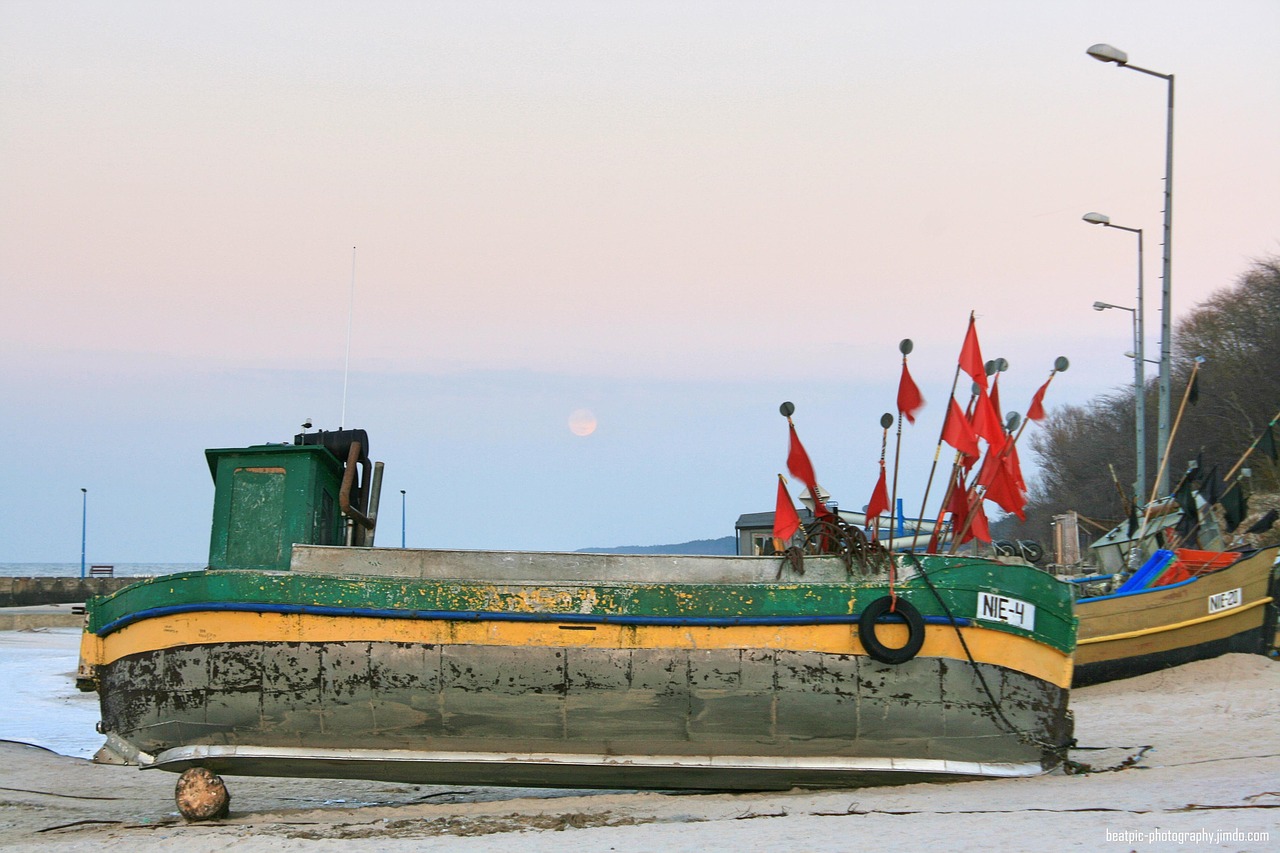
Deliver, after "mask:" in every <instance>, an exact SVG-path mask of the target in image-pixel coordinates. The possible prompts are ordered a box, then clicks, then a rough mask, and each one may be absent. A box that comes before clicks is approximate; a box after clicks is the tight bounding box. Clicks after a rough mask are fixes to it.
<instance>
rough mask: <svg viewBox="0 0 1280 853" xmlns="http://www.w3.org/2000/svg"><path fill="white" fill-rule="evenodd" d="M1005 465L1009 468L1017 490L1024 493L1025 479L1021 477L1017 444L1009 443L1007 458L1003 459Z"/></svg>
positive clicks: (1025, 489) (1025, 487) (1025, 488)
mask: <svg viewBox="0 0 1280 853" xmlns="http://www.w3.org/2000/svg"><path fill="white" fill-rule="evenodd" d="M1005 465H1006V466H1007V467H1008V468H1009V476H1010V479H1011V480H1013V484H1014V485H1015V486H1017V487H1018V491H1020V492H1022V493H1023V494H1026V492H1027V481H1026V480H1024V479H1022V462H1021V460H1019V459H1018V446H1017V445H1016V444H1011V445H1009V458H1008V459H1007V460H1006V461H1005Z"/></svg>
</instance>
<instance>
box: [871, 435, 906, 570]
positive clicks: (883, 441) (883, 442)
mask: <svg viewBox="0 0 1280 853" xmlns="http://www.w3.org/2000/svg"><path fill="white" fill-rule="evenodd" d="M891 426H893V415H891V414H889V413H888V412H885V413H884V414H883V415H881V416H880V428H881V429H882V430H884V431H883V432H882V433H881V434H880V477H883V476H884V458H885V450H886V448H887V447H888V445H889V427H891ZM898 437H899V438H901V437H902V425H901V424H899V425H898ZM894 468H895V470H894V474H895V475H896V474H897V470H896V469H897V466H896V465H895V466H894ZM879 482H880V480H879V479H878V478H877V480H876V483H877V484H879ZM894 485H895V486H896V485H897V483H895V484H894ZM876 490H877V491H879V485H877V486H876ZM872 497H874V495H873V496H872ZM876 518H877V519H879V518H880V516H879V515H877V516H876ZM866 520H867V522H868V524H870V525H871V541H872V542H879V541H880V522H879V521H878V520H877V521H875V522H872V521H871V518H870V517H868V518H867V519H866ZM893 520H894V513H893V506H892V505H890V506H889V543H890V545H892V544H893Z"/></svg>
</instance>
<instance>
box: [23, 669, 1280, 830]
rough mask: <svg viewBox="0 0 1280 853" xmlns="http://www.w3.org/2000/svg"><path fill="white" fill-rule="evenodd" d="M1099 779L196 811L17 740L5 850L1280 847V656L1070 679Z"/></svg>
mask: <svg viewBox="0 0 1280 853" xmlns="http://www.w3.org/2000/svg"><path fill="white" fill-rule="evenodd" d="M1072 707H1073V709H1074V712H1075V715H1076V733H1077V738H1078V740H1079V743H1080V745H1081V747H1082V748H1081V749H1078V750H1076V751H1074V752H1073V758H1074V759H1075V760H1076V761H1078V762H1083V763H1086V764H1088V765H1091V766H1092V768H1093V771H1092V772H1085V773H1081V774H1077V775H1068V774H1065V773H1062V772H1056V773H1053V774H1048V775H1045V776H1041V777H1038V778H1033V779H1014V780H996V781H986V782H963V783H954V784H917V785H907V786H899V787H881V788H862V789H846V790H823V791H812V790H806V791H791V792H785V793H762V794H732V795H730V794H679V795H677V794H667V793H656V792H588V791H578V792H574V791H538V790H529V789H522V790H511V789H498V788H440V787H431V786H420V785H398V784H387V783H376V782H352V781H333V780H299V779H255V778H247V777H234V776H228V777H225V778H226V783H227V787H228V788H229V790H230V791H231V797H232V801H231V814H230V816H229V817H228V818H226V819H224V820H220V821H215V822H211V823H203V824H188V823H186V822H185V821H183V820H182V819H181V818H180V817H179V816H178V814H177V811H176V809H175V806H174V801H173V792H174V785H175V782H176V780H177V777H176V776H175V775H173V774H169V773H164V772H161V771H154V770H151V771H140V770H138V769H136V768H128V767H111V766H102V765H95V764H92V763H91V762H89V761H87V760H84V759H81V758H75V757H69V756H66V755H60V754H57V753H55V752H52V751H49V750H46V749H43V748H39V747H35V746H31V745H27V744H21V743H16V742H13V741H5V742H0V849H35V848H39V849H40V850H42V851H43V850H54V851H56V850H94V851H98V850H119V851H125V850H130V851H132V850H138V849H145V850H182V851H185V853H199V851H206V850H245V851H259V850H261V851H265V850H335V851H336V850H343V851H347V850H369V851H373V850H377V851H408V850H448V851H480V850H504V849H519V850H522V851H529V853H542V851H552V850H555V851H558V853H561V851H609V850H613V851H651V850H663V851H672V853H675V851H696V853H706V851H709V850H787V851H806V850H865V849H867V848H869V847H874V848H876V849H889V850H914V849H921V848H924V847H926V846H928V847H933V846H945V849H946V850H947V851H948V853H955V851H978V850H981V851H991V850H1001V851H1004V850H1116V851H1128V850H1186V849H1215V850H1280V663H1276V662H1273V661H1271V660H1269V659H1267V658H1264V657H1261V656H1256V655H1228V656H1225V657H1222V658H1218V659H1216V660H1212V661H1201V662H1198V663H1193V664H1189V665H1186V666H1183V667H1179V668H1177V669H1172V670H1167V671H1165V672H1162V673H1156V674H1152V675H1147V676H1142V677H1139V678H1135V679H1130V680H1127V681H1121V682H1113V683H1111V684H1103V685H1097V686H1094V687H1088V688H1084V689H1081V690H1077V691H1074V692H1073V695H1072Z"/></svg>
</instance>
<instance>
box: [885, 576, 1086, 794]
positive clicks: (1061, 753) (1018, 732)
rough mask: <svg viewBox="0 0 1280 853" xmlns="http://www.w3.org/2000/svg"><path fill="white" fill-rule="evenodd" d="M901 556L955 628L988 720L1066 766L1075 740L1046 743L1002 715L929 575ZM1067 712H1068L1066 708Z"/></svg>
mask: <svg viewBox="0 0 1280 853" xmlns="http://www.w3.org/2000/svg"><path fill="white" fill-rule="evenodd" d="M905 556H906V558H907V559H909V560H911V561H912V562H914V563H915V567H916V571H918V572H919V573H920V577H921V578H923V579H924V582H925V585H926V586H927V587H929V591H930V592H932V593H933V597H934V598H935V599H936V600H937V602H938V606H940V607H941V608H942V612H943V613H945V614H946V616H947V621H948V622H949V623H950V624H951V627H952V628H953V629H954V630H955V632H956V638H957V639H959V640H960V648H962V649H964V655H965V657H966V658H967V659H968V661H969V665H970V666H971V667H972V668H973V673H974V675H976V676H978V683H979V684H981V685H982V691H983V692H984V693H985V694H986V695H987V700H988V701H989V702H990V705H991V710H992V711H993V712H994V714H993V715H991V716H992V719H994V720H995V721H996V722H998V723H999V724H1001V725H1003V726H1004V727H1005V730H1006V731H1008V733H1009V734H1011V735H1013V736H1014V737H1016V738H1017V739H1018V741H1019V742H1020V743H1023V744H1026V745H1027V746H1034V747H1036V748H1038V749H1040V750H1041V751H1042V752H1047V753H1049V754H1050V755H1053V756H1055V757H1057V759H1058V760H1059V761H1060V762H1061V763H1062V766H1063V767H1064V769H1065V768H1067V767H1068V765H1069V764H1071V763H1072V762H1071V759H1070V757H1069V754H1070V751H1071V748H1072V747H1073V746H1074V745H1075V739H1074V738H1072V739H1071V740H1068V741H1067V742H1066V743H1063V744H1054V743H1049V742H1048V741H1045V740H1041V739H1040V738H1038V737H1035V736H1034V735H1032V734H1031V733H1030V732H1026V731H1023V730H1022V729H1019V728H1018V727H1017V726H1015V725H1014V724H1013V722H1012V721H1010V719H1009V718H1008V717H1007V716H1005V713H1004V708H1002V707H1001V705H1000V700H999V699H997V698H996V696H995V693H993V692H992V690H991V686H990V685H988V684H987V678H986V676H985V675H983V673H982V668H981V667H979V666H978V662H977V661H976V660H975V659H974V657H973V652H971V651H970V650H969V644H968V643H967V642H965V639H964V632H963V631H961V630H960V623H959V622H958V621H957V620H956V617H955V616H954V615H953V614H952V613H951V608H950V607H948V606H947V602H946V600H945V599H943V597H942V594H941V593H940V592H938V588H937V587H936V586H934V584H933V581H932V580H931V579H930V578H929V573H928V572H926V571H925V568H924V564H923V563H922V562H921V560H920V558H919V557H918V556H917V555H915V554H907V555H905ZM1067 713H1068V714H1070V711H1068V712H1067ZM1068 772H1070V771H1068Z"/></svg>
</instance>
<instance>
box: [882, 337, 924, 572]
mask: <svg viewBox="0 0 1280 853" xmlns="http://www.w3.org/2000/svg"><path fill="white" fill-rule="evenodd" d="M914 348H915V344H914V343H912V342H911V338H903V339H902V340H901V341H899V342H898V352H900V353H902V369H903V370H904V371H905V370H906V369H907V355H908V354H909V353H910V352H911V350H913V349H914ZM898 391H899V393H901V391H902V386H901V380H899V386H898ZM894 405H895V408H896V407H897V404H896V403H895V404H894ZM880 458H881V460H883V459H884V452H883V451H881V454H880ZM901 459H902V410H901V409H898V435H897V438H896V439H895V440H894V443H893V490H892V497H891V498H890V499H889V550H890V551H892V550H893V534H894V531H896V530H897V529H898V462H899V460H901ZM919 526H920V519H918V518H917V519H916V527H919ZM904 532H905V531H904Z"/></svg>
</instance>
